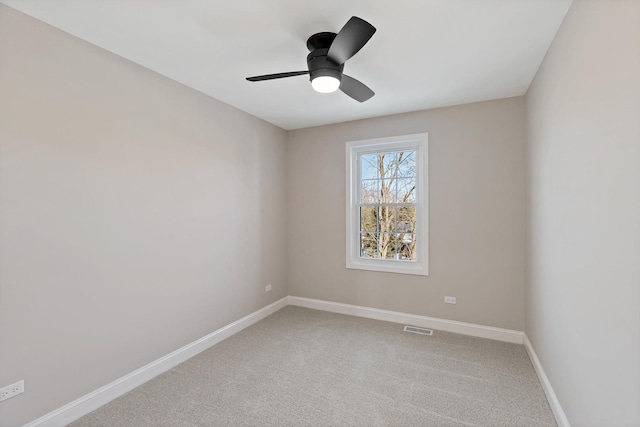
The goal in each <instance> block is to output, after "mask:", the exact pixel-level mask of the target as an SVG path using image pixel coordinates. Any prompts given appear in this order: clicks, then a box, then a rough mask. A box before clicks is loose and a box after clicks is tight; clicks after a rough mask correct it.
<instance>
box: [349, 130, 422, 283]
mask: <svg viewBox="0 0 640 427" xmlns="http://www.w3.org/2000/svg"><path fill="white" fill-rule="evenodd" d="M346 154H347V268H356V269H362V270H374V271H386V272H391V273H406V274H422V275H427V274H428V259H429V254H428V197H427V196H428V193H427V189H428V188H427V167H428V157H427V134H426V133H422V134H417V135H405V136H399V137H392V138H380V139H370V140H365V141H352V142H347V153H346Z"/></svg>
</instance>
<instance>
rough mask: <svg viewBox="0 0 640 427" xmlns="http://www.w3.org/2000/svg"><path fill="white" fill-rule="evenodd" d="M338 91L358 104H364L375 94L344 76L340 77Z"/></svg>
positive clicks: (365, 86) (357, 81)
mask: <svg viewBox="0 0 640 427" xmlns="http://www.w3.org/2000/svg"><path fill="white" fill-rule="evenodd" d="M340 90H341V91H343V92H344V93H346V94H347V95H349V96H350V97H352V98H353V99H355V100H356V101H358V102H364V101H366V100H367V99H369V98H371V97H372V96H373V95H375V92H374V91H372V90H371V89H369V88H368V87H367V85H365V84H364V83H362V82H361V81H359V80H356V79H354V78H353V77H349V76H347V75H346V74H343V75H342V80H341V81H340Z"/></svg>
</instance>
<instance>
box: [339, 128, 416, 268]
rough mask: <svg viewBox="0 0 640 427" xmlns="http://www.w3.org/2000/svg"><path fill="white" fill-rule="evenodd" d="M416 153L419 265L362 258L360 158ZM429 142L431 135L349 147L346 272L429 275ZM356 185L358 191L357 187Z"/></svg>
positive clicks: (369, 141) (370, 141)
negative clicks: (412, 151) (369, 155)
mask: <svg viewBox="0 0 640 427" xmlns="http://www.w3.org/2000/svg"><path fill="white" fill-rule="evenodd" d="M403 149H411V150H416V157H417V162H418V168H417V172H416V183H417V187H418V188H417V191H416V206H417V207H418V209H417V211H418V217H417V218H416V239H417V242H418V245H419V246H418V247H419V249H418V254H417V259H416V261H415V262H408V261H397V260H380V259H368V258H362V257H360V241H359V238H358V236H359V231H360V215H359V213H358V210H357V209H356V205H357V203H358V200H357V198H358V195H359V194H358V193H359V191H358V190H357V188H359V185H360V184H359V183H360V170H359V168H360V165H359V162H358V155H359V154H367V153H379V152H383V151H400V150H403ZM428 165H429V139H428V134H427V133H417V134H411V135H400V136H393V137H386V138H374V139H365V140H359V141H348V142H347V143H346V181H345V182H346V196H347V197H346V217H347V221H346V234H347V239H346V249H347V257H346V268H348V269H357V270H370V271H381V272H386V273H401V274H416V275H423V276H428V275H429V169H428ZM356 185H357V186H358V187H356Z"/></svg>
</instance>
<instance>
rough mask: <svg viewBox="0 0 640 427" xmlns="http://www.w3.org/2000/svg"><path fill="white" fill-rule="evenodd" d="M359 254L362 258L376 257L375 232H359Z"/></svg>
mask: <svg viewBox="0 0 640 427" xmlns="http://www.w3.org/2000/svg"><path fill="white" fill-rule="evenodd" d="M360 256H361V257H363V258H377V257H378V242H377V239H376V234H375V233H361V234H360Z"/></svg>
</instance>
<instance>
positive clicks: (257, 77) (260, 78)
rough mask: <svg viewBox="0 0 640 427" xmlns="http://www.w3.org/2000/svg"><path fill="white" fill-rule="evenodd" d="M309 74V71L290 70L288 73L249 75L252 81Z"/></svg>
mask: <svg viewBox="0 0 640 427" xmlns="http://www.w3.org/2000/svg"><path fill="white" fill-rule="evenodd" d="M303 74H309V72H308V71H290V72H288V73H277V74H265V75H264V76H255V77H247V80H249V81H250V82H260V81H262V80H273V79H283V78H285V77H293V76H301V75H303Z"/></svg>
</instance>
